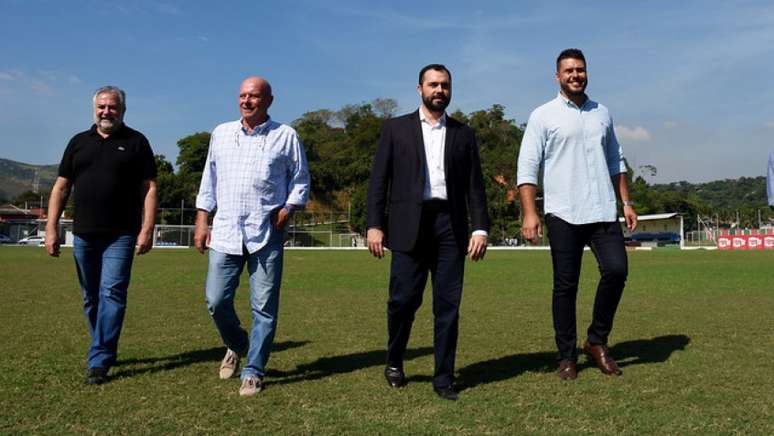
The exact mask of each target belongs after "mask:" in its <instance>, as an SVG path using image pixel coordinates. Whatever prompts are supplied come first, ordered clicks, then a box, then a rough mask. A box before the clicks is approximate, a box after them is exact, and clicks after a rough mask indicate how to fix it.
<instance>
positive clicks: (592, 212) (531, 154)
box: [516, 93, 626, 224]
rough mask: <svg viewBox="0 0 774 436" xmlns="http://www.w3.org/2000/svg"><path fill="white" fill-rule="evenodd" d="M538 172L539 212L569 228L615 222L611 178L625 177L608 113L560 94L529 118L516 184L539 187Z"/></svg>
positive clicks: (600, 106)
mask: <svg viewBox="0 0 774 436" xmlns="http://www.w3.org/2000/svg"><path fill="white" fill-rule="evenodd" d="M541 166H542V167H543V199H544V203H543V209H544V212H545V213H546V214H549V213H550V214H554V215H556V216H557V217H559V218H561V219H563V220H564V221H567V222H568V223H571V224H588V223H595V222H612V221H616V220H617V219H618V214H617V208H616V195H615V191H614V188H613V183H612V181H611V179H610V178H611V176H614V175H617V174H620V173H624V172H626V165H625V164H624V159H623V153H622V151H621V146H620V145H619V144H618V140H617V139H616V137H615V132H614V131H613V120H612V118H610V114H609V113H608V111H607V108H606V107H605V106H603V105H601V104H599V103H597V102H595V101H591V100H589V99H586V102H585V103H584V104H583V106H582V107H580V108H579V107H578V106H576V105H575V103H573V102H572V101H570V100H568V99H566V98H565V97H564V96H562V95H561V93H560V94H559V95H558V96H557V97H556V98H555V99H553V100H551V101H549V102H548V103H546V104H544V105H542V106H540V107H538V108H537V109H535V110H534V111H533V112H532V114H531V115H530V116H529V121H528V122H527V128H526V130H525V131H524V138H523V139H522V140H521V150H520V151H519V159H518V171H517V172H518V174H517V177H516V183H517V184H518V185H522V184H524V183H530V184H533V185H537V184H538V172H539V170H540V168H541Z"/></svg>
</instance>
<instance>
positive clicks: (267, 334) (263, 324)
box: [194, 77, 309, 396]
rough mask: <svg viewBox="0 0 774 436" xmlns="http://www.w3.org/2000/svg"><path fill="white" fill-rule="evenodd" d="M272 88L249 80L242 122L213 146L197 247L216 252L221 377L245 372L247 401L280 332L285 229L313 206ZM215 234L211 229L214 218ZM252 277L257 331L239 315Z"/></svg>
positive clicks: (223, 128) (213, 274)
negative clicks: (272, 111)
mask: <svg viewBox="0 0 774 436" xmlns="http://www.w3.org/2000/svg"><path fill="white" fill-rule="evenodd" d="M273 99H274V97H273V96H272V92H271V85H269V82H267V81H266V80H264V79H262V78H260V77H249V78H247V79H245V81H244V82H242V86H241V88H240V90H239V110H240V113H241V115H242V118H241V119H240V120H238V121H232V122H228V123H223V124H221V125H219V126H217V127H216V128H215V130H214V131H213V132H212V137H211V138H210V148H209V151H208V154H207V162H206V163H205V165H204V171H203V173H202V181H201V185H200V187H199V195H198V196H197V197H196V208H197V209H198V211H197V215H196V234H195V236H194V242H195V244H196V248H197V249H198V250H199V251H200V252H201V253H204V251H205V250H206V249H207V248H209V249H210V252H209V267H208V271H207V283H206V289H205V293H206V299H207V308H208V309H209V311H210V314H211V315H212V319H213V321H214V322H215V326H216V327H217V329H218V331H219V333H220V336H221V338H222V339H223V342H224V343H225V345H226V346H227V347H228V349H227V351H226V356H225V357H224V358H223V361H222V362H221V366H220V371H219V372H220V373H219V376H220V378H222V379H227V378H231V377H232V376H234V374H236V371H237V368H238V365H239V359H240V357H241V356H245V355H246V356H247V362H246V364H245V365H244V367H243V368H242V371H241V378H242V385H241V387H240V389H239V394H240V395H243V396H245V395H254V394H256V393H258V392H260V391H261V389H262V388H263V377H264V375H265V374H266V363H267V361H268V360H269V352H270V351H271V344H272V341H273V340H274V332H275V329H276V326H277V312H278V309H279V287H280V281H281V279H282V255H283V243H284V237H285V225H286V224H287V221H288V219H289V217H290V215H291V214H292V213H293V211H294V210H295V209H298V208H301V207H303V206H304V205H305V204H306V201H307V199H308V198H309V171H308V170H307V164H306V155H305V153H304V147H303V146H302V145H301V141H300V140H299V139H298V135H297V134H296V132H295V130H293V128H291V127H289V126H287V125H284V124H280V123H277V122H275V121H274V120H272V119H271V118H270V117H269V114H268V110H269V106H271V103H272V101H273ZM216 209H217V212H216V213H215V217H214V218H213V220H212V233H210V230H209V227H208V225H207V221H208V217H209V214H210V213H212V212H213V211H214V210H216ZM245 264H247V270H248V273H249V274H250V306H251V309H252V314H253V326H252V331H251V333H250V334H249V335H248V333H247V332H246V331H245V330H244V329H243V328H242V327H241V326H240V322H239V318H238V317H237V314H236V312H235V311H234V296H235V294H236V288H237V286H238V285H239V276H240V275H241V273H242V269H243V268H244V266H245Z"/></svg>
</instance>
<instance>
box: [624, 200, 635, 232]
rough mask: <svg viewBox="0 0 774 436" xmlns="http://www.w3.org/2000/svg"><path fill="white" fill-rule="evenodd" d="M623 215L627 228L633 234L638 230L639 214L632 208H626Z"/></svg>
mask: <svg viewBox="0 0 774 436" xmlns="http://www.w3.org/2000/svg"><path fill="white" fill-rule="evenodd" d="M623 213H624V219H625V220H626V228H628V229H629V231H630V232H633V231H634V229H636V228H637V212H635V211H634V208H633V207H632V206H624V208H623Z"/></svg>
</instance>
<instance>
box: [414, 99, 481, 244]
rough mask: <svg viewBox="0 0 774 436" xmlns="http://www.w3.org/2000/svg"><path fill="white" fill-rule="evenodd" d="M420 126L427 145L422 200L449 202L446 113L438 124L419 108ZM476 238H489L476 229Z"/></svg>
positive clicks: (423, 139)
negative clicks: (446, 159) (445, 162)
mask: <svg viewBox="0 0 774 436" xmlns="http://www.w3.org/2000/svg"><path fill="white" fill-rule="evenodd" d="M419 124H420V125H421V126H422V141H423V142H424V143H425V161H426V162H427V165H426V166H425V188H424V193H423V195H422V198H423V199H425V200H447V199H448V196H447V195H446V167H445V166H444V155H445V153H446V112H444V113H443V115H441V119H439V120H438V122H437V123H435V124H432V123H431V122H430V120H428V119H427V115H425V111H424V110H423V109H422V108H421V107H420V108H419ZM473 235H474V236H487V235H488V233H487V231H486V230H480V229H476V230H474V231H473Z"/></svg>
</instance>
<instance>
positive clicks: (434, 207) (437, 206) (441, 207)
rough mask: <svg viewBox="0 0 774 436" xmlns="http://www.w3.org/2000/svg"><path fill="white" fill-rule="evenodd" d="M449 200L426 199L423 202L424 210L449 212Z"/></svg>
mask: <svg viewBox="0 0 774 436" xmlns="http://www.w3.org/2000/svg"><path fill="white" fill-rule="evenodd" d="M448 211H449V202H448V201H446V200H438V199H433V200H425V201H423V202H422V212H448Z"/></svg>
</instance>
